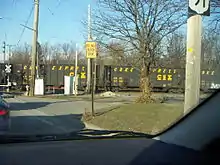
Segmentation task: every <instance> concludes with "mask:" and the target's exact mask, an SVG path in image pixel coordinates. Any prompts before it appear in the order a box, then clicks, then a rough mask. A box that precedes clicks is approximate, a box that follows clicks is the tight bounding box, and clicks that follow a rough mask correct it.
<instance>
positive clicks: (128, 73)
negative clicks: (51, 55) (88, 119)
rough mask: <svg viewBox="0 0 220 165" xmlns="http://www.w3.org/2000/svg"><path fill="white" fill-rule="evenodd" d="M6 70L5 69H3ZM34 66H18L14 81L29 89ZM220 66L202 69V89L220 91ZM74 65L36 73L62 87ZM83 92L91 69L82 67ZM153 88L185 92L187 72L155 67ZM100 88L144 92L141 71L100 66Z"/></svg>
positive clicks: (49, 67)
mask: <svg viewBox="0 0 220 165" xmlns="http://www.w3.org/2000/svg"><path fill="white" fill-rule="evenodd" d="M3 68H4V67H1V70H3ZM31 69H32V68H31V67H30V65H22V64H14V65H12V73H11V74H10V80H11V82H16V83H17V85H18V86H23V87H24V86H25V85H26V84H29V83H30V80H31V74H30V73H31ZM219 71H220V67H215V68H213V69H210V68H208V69H202V70H201V90H203V91H212V90H215V89H217V88H220V74H218V73H219ZM74 72H75V66H74V65H64V64H63V65H40V66H39V67H36V73H38V74H39V76H40V77H41V78H44V81H45V86H46V87H47V88H62V87H63V85H64V76H65V75H66V76H70V75H72V76H74V75H75V73H74ZM77 73H78V77H79V85H78V87H79V90H85V87H86V80H87V67H86V66H78V67H77ZM150 80H151V86H152V88H153V90H154V91H164V92H183V91H184V84H185V69H181V68H151V74H150ZM95 81H96V89H98V90H111V91H121V90H140V89H139V82H140V70H139V69H137V68H134V67H131V66H107V65H106V66H100V65H98V66H97V67H96V78H95Z"/></svg>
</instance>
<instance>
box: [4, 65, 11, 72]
mask: <svg viewBox="0 0 220 165" xmlns="http://www.w3.org/2000/svg"><path fill="white" fill-rule="evenodd" d="M5 72H6V73H11V65H5Z"/></svg>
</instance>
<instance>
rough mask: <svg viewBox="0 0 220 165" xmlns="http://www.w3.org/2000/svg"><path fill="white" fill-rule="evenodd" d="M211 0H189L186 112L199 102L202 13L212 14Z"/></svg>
mask: <svg viewBox="0 0 220 165" xmlns="http://www.w3.org/2000/svg"><path fill="white" fill-rule="evenodd" d="M209 5H210V3H209V0H189V7H188V9H189V16H188V20H187V52H186V73H185V76H186V80H185V100H184V114H186V113H187V112H188V111H190V110H191V109H192V108H194V107H195V106H196V105H198V104H199V101H200V77H201V69H200V67H201V41H202V15H207V16H208V15H210V12H209V9H210V6H209Z"/></svg>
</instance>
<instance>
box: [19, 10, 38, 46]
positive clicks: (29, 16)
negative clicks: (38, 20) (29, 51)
mask: <svg viewBox="0 0 220 165" xmlns="http://www.w3.org/2000/svg"><path fill="white" fill-rule="evenodd" d="M33 10H34V6H32V8H31V11H30V13H29V15H28V18H27V20H26V22H25V26H27V24H28V22H29V20H30V18H31V15H32V13H33ZM25 26H24V27H23V29H22V32H21V35H20V37H19V40H18V42H17V45H18V44H19V43H20V41H21V38H22V37H23V35H24V32H25V29H26V27H25Z"/></svg>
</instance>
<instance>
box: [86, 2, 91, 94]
mask: <svg viewBox="0 0 220 165" xmlns="http://www.w3.org/2000/svg"><path fill="white" fill-rule="evenodd" d="M88 41H92V37H91V7H90V5H88ZM90 85H91V60H90V58H88V59H87V93H90Z"/></svg>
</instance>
